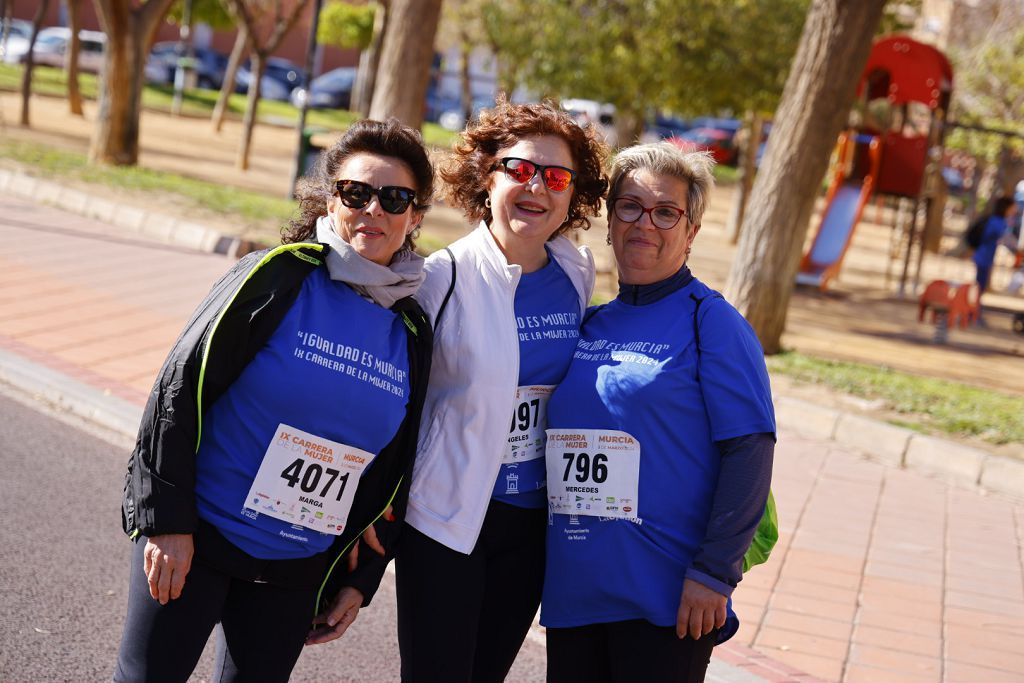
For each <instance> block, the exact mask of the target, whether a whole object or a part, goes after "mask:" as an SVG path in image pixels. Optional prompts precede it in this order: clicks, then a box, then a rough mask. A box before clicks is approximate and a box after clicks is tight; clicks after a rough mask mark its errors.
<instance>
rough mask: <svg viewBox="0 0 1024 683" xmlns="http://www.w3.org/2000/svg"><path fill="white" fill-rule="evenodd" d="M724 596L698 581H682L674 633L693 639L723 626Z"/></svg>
mask: <svg viewBox="0 0 1024 683" xmlns="http://www.w3.org/2000/svg"><path fill="white" fill-rule="evenodd" d="M725 603H726V597H725V596H724V595H722V594H721V593H719V592H717V591H713V590H711V589H710V588H708V587H707V586H705V585H704V584H702V583H700V582H699V581H694V580H693V579H686V580H684V581H683V595H682V597H681V598H679V611H678V612H676V635H677V636H679V637H680V638H685V637H686V636H687V634H689V636H690V637H691V638H693V639H694V640H698V639H699V638H700V637H701V636H706V635H707V634H709V633H711V631H712V630H713V629H716V628H722V627H723V626H725Z"/></svg>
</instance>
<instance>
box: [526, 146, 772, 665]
mask: <svg viewBox="0 0 1024 683" xmlns="http://www.w3.org/2000/svg"><path fill="white" fill-rule="evenodd" d="M713 166H714V161H713V160H712V159H711V157H710V155H708V154H706V153H691V154H686V153H684V152H682V151H680V150H679V149H678V148H676V147H675V146H673V145H671V144H668V143H665V142H661V143H655V144H645V145H637V146H633V147H629V148H626V149H624V150H621V151H620V152H619V153H618V155H617V156H616V157H615V161H614V162H613V164H612V167H611V189H610V190H609V193H608V214H609V215H608V241H609V243H610V244H611V246H612V250H613V252H614V254H615V263H616V265H617V267H618V272H619V294H618V296H617V297H616V298H615V299H613V300H612V301H610V302H609V303H608V304H605V305H603V306H597V307H594V308H591V309H590V310H589V311H587V315H586V317H585V318H584V321H583V325H582V327H581V330H580V339H579V345H578V347H577V351H576V353H575V355H574V356H573V359H572V363H571V364H570V366H569V369H568V371H567V372H566V375H565V377H564V378H563V380H562V383H561V384H560V385H559V387H558V388H557V389H556V390H555V392H554V394H553V395H552V397H551V401H550V403H549V406H548V432H547V453H546V462H547V472H548V480H547V481H548V501H549V503H550V511H551V524H550V526H549V527H548V544H547V567H546V575H545V581H544V606H543V609H542V610H541V624H543V625H544V626H545V627H546V629H547V630H546V636H547V656H548V659H547V673H548V677H547V680H548V681H549V683H569V682H575V681H608V682H609V683H613V682H614V683H632V682H633V681H645V683H669V682H672V683H698V682H699V681H703V680H704V676H705V672H706V669H707V666H708V663H709V660H710V658H711V651H712V648H713V647H714V646H715V644H716V642H720V641H721V640H725V639H727V638H728V637H729V636H731V635H732V634H733V633H734V632H735V629H736V628H737V627H738V621H737V620H736V618H735V615H731V614H730V610H729V597H730V596H731V595H732V592H733V590H734V589H735V588H736V585H737V583H738V582H739V581H740V579H741V578H742V571H743V568H744V567H745V566H747V565H748V564H749V563H756V562H761V561H764V559H765V554H766V553H767V551H768V550H770V548H771V545H773V544H774V538H771V537H770V536H769V535H767V534H765V537H766V538H765V541H766V542H764V543H763V544H759V546H758V548H757V552H756V553H755V554H752V555H751V556H750V557H747V553H748V549H749V548H750V547H751V541H752V539H753V538H755V532H756V531H758V530H759V529H761V528H762V527H761V523H762V518H763V517H768V518H769V519H770V518H771V517H772V515H773V510H774V505H773V504H772V505H771V507H770V508H766V505H768V503H767V501H768V500H769V486H770V483H771V472H772V462H773V458H774V449H775V413H774V409H773V407H772V396H771V388H770V386H769V380H768V371H767V369H766V368H765V363H764V353H763V352H762V350H761V345H760V344H759V343H758V340H757V336H756V335H755V334H754V331H753V329H751V327H750V325H748V324H747V321H746V320H744V319H743V317H742V316H741V315H740V314H739V313H738V312H737V311H736V309H735V308H733V307H732V306H731V305H730V304H729V303H728V302H727V301H726V300H725V299H723V298H722V297H721V295H719V294H718V293H717V292H715V291H714V290H712V289H710V288H709V287H708V286H707V285H705V284H704V283H702V282H701V281H700V280H699V279H697V277H695V276H694V274H693V273H692V272H691V271H690V267H689V255H690V249H691V247H692V246H693V243H694V239H695V238H696V236H697V233H698V232H699V231H700V227H701V220H702V216H703V214H704V208H705V207H706V206H707V201H708V193H709V192H710V190H711V187H712V185H713V182H714V181H713V177H712V173H711V170H712V167H713ZM771 524H772V522H771V521H769V522H768V526H771ZM756 555H760V557H757V556H756Z"/></svg>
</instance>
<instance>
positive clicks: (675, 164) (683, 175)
mask: <svg viewBox="0 0 1024 683" xmlns="http://www.w3.org/2000/svg"><path fill="white" fill-rule="evenodd" d="M714 167H715V160H714V159H713V158H712V157H711V153H710V152H684V151H682V150H681V149H679V148H678V147H676V146H675V145H673V144H672V143H670V142H651V143H647V144H643V145H633V146H632V147H626V148H625V149H623V150H621V151H620V152H619V153H618V154H616V155H615V161H613V162H612V171H611V183H610V187H611V189H610V190H609V192H608V211H609V213H611V203H612V202H613V201H615V199H616V198H617V197H618V194H619V188H620V186H621V185H622V181H623V179H625V177H626V176H627V175H628V174H629V173H632V172H633V171H647V172H649V173H653V174H655V175H666V176H670V177H672V178H678V179H679V180H682V181H684V182H685V183H686V185H687V187H688V188H689V191H688V192H687V196H686V213H687V216H688V217H689V220H690V222H691V223H693V224H694V225H699V224H700V222H701V218H703V216H704V209H705V208H707V203H708V195H709V194H710V193H711V188H713V187H714V186H715V177H714V175H713V174H712V169H714Z"/></svg>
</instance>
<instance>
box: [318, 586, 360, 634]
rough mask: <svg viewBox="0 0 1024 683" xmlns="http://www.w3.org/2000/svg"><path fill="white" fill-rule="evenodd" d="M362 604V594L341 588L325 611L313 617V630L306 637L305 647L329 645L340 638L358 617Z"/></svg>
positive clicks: (355, 589) (354, 589)
mask: <svg viewBox="0 0 1024 683" xmlns="http://www.w3.org/2000/svg"><path fill="white" fill-rule="evenodd" d="M362 604H363V594H362V593H361V592H360V591H359V589H358V588H352V587H351V586H345V587H344V588H342V589H341V590H340V591H338V594H337V595H336V596H334V601H333V602H331V606H330V607H329V608H327V611H326V612H321V613H320V614H318V615H316V616H315V617H313V630H311V631H310V632H309V635H308V636H306V645H319V644H320V643H329V642H330V641H332V640H337V639H338V638H340V637H341V636H342V635H344V633H345V631H347V630H348V627H349V626H351V625H352V622H353V621H355V620H356V617H357V616H359V608H360V607H361V606H362Z"/></svg>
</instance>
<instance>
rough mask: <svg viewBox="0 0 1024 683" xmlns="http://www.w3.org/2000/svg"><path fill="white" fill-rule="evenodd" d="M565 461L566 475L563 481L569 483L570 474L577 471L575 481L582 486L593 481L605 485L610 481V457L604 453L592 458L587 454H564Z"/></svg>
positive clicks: (596, 454)
mask: <svg viewBox="0 0 1024 683" xmlns="http://www.w3.org/2000/svg"><path fill="white" fill-rule="evenodd" d="M562 459H563V460H565V473H564V474H563V475H562V481H569V474H570V473H572V470H573V469H575V470H576V472H575V479H576V481H578V482H580V483H581V484H582V483H584V482H587V481H592V482H594V483H595V484H603V483H604V482H605V480H606V479H608V456H607V455H605V454H604V453H595V454H594V455H593V456H590V455H589V454H587V453H562Z"/></svg>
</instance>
